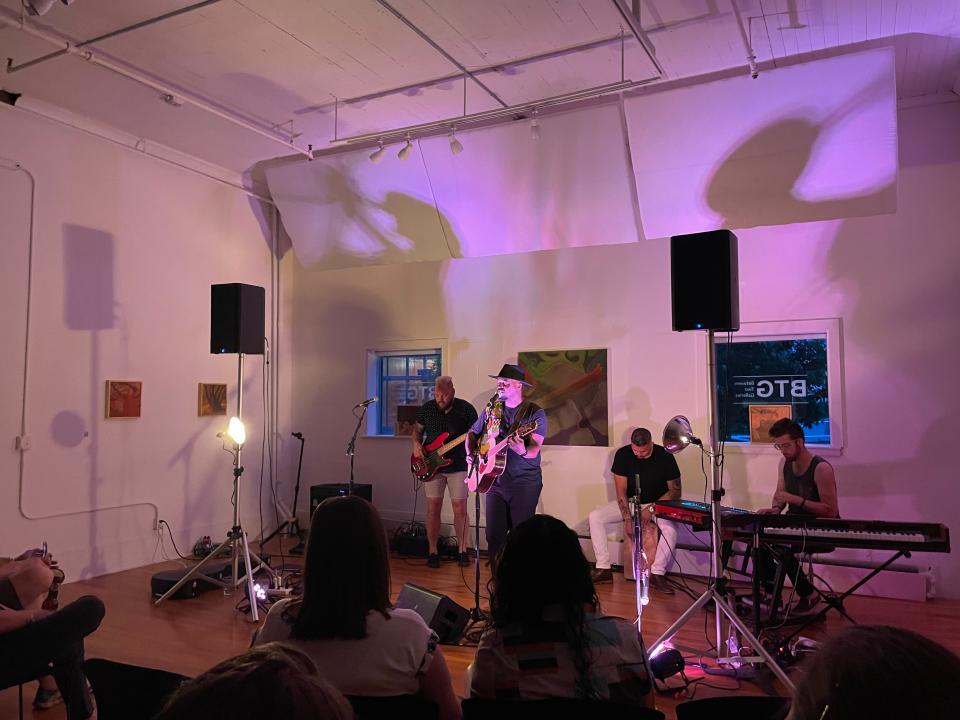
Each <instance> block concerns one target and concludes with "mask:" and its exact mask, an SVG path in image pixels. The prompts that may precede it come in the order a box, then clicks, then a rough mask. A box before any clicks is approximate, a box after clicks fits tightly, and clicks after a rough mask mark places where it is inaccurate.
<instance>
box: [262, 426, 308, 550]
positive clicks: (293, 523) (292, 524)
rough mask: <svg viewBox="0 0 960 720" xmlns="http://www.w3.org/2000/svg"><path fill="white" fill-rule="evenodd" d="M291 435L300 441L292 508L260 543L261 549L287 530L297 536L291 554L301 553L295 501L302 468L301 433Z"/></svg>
mask: <svg viewBox="0 0 960 720" xmlns="http://www.w3.org/2000/svg"><path fill="white" fill-rule="evenodd" d="M290 435H292V436H293V437H295V438H296V439H297V440H299V441H300V460H299V462H297V483H296V485H294V486H293V508H292V509H291V511H290V517H288V518H287V519H286V520H284V521H283V522H282V523H281V524H280V526H279V527H278V528H277V529H276V530H274V531H273V532H272V533H270V534H269V535H267V537H266V538H264V540H263V542H261V543H260V551H261V552H262V551H263V546H264V545H266V544H267V543H268V542H270V541H271V540H273V538H275V537H276V536H277V535H279V534H280V533H282V532H283V531H284V530H285V529H286V530H287V534H288V535H296V536H297V540H298V542H297V544H296V545H294V546H293V549H292V550H290V554H291V555H303V547H304V542H303V534H304V533H303V529H302V528H301V527H300V521H299V520H297V501H298V500H299V499H300V471H301V470H302V469H303V446H304V439H303V433H298V432H295V433H290Z"/></svg>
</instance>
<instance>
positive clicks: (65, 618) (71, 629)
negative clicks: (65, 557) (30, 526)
mask: <svg viewBox="0 0 960 720" xmlns="http://www.w3.org/2000/svg"><path fill="white" fill-rule="evenodd" d="M62 580H63V573H62V572H61V571H60V569H59V568H58V567H57V566H56V563H55V562H54V560H53V557H52V556H50V555H47V554H46V553H45V552H43V551H41V550H28V551H27V552H25V553H23V554H22V555H20V556H19V557H17V558H15V559H13V560H6V561H2V562H0V682H2V683H4V685H3V686H7V685H9V684H12V683H21V682H28V681H30V680H37V679H39V680H40V687H39V688H38V690H37V695H36V697H35V698H34V703H33V705H34V708H35V709H37V710H42V709H46V708H49V707H53V706H54V705H55V704H57V703H60V702H63V703H65V704H66V710H67V718H68V719H69V720H86V719H87V718H92V717H95V711H94V708H93V702H92V698H91V696H90V690H89V688H88V686H87V680H86V677H85V676H84V674H83V638H84V637H86V636H87V635H89V634H90V633H92V632H93V631H94V630H96V629H97V627H99V625H100V621H101V620H102V619H103V615H104V608H103V603H102V602H100V600H99V599H98V598H95V597H92V596H86V597H81V598H79V599H78V600H75V601H74V602H72V603H70V604H69V605H67V606H66V607H64V608H63V609H57V607H58V603H57V595H58V592H59V588H60V581H62Z"/></svg>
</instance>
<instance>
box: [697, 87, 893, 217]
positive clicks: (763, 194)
mask: <svg viewBox="0 0 960 720" xmlns="http://www.w3.org/2000/svg"><path fill="white" fill-rule="evenodd" d="M864 92H865V93H866V92H867V90H865V91H864ZM853 107H854V103H853V101H851V103H849V105H848V107H847V108H845V109H841V110H838V111H837V112H835V113H833V114H832V115H831V116H829V117H828V118H825V119H824V120H823V121H822V122H816V121H814V120H813V119H811V118H808V117H799V116H798V117H787V118H782V119H780V120H778V121H777V122H775V123H773V124H771V125H768V126H767V127H765V128H763V129H762V130H760V131H759V132H757V133H755V134H754V135H752V136H751V137H749V138H747V139H746V140H745V141H744V142H743V143H741V144H740V145H739V146H738V147H737V148H736V149H734V150H733V151H732V152H731V153H730V154H729V155H727V157H726V158H724V160H723V162H722V163H721V165H720V167H719V168H717V170H716V172H714V174H713V175H712V177H711V178H710V181H709V184H708V186H707V191H706V201H707V204H708V205H709V206H710V207H711V208H712V209H713V210H714V211H716V212H717V213H719V214H721V215H722V216H723V222H722V226H723V227H727V228H748V227H757V226H764V225H787V224H791V223H801V222H811V221H815V220H829V219H834V218H845V217H856V216H860V215H875V214H879V213H882V212H890V211H891V210H894V209H895V208H896V182H895V181H894V182H888V183H887V184H885V185H884V186H882V187H880V188H879V189H877V190H874V191H872V192H867V193H863V194H860V195H856V196H850V197H843V198H836V199H828V200H819V201H810V200H805V199H804V198H802V197H800V196H799V194H798V183H799V181H800V180H801V178H802V177H803V175H804V173H805V172H808V170H809V166H810V164H811V161H812V159H813V155H814V152H815V151H816V149H817V147H818V145H819V144H820V143H822V142H825V141H826V140H825V137H824V136H825V134H826V133H827V132H828V131H829V130H830V129H831V124H833V123H838V122H841V121H842V120H843V116H844V114H845V112H850V111H852V109H853ZM785 149H788V150H785Z"/></svg>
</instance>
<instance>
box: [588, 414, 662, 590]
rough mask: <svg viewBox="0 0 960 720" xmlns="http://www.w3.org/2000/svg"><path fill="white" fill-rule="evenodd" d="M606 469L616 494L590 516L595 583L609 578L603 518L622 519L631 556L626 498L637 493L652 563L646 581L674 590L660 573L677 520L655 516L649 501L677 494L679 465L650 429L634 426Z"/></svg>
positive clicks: (608, 520)
mask: <svg viewBox="0 0 960 720" xmlns="http://www.w3.org/2000/svg"><path fill="white" fill-rule="evenodd" d="M610 471H611V472H612V473H613V484H614V488H615V489H616V493H617V499H616V500H613V501H611V502H609V503H607V504H606V505H601V506H600V507H598V508H597V509H596V510H594V511H593V512H591V513H590V518H589V519H590V539H591V541H592V542H593V551H594V555H595V556H596V560H597V569H596V570H594V573H593V581H594V583H602V582H612V581H613V573H612V572H611V571H610V551H609V549H608V547H607V525H608V524H610V523H614V522H619V521H621V520H622V521H623V523H624V528H623V530H624V532H623V536H624V549H625V551H626V553H625V557H626V558H632V557H633V518H632V517H631V515H630V506H629V504H628V502H627V498H630V497H639V501H640V504H641V506H642V510H641V513H640V523H641V524H640V528H641V537H642V539H643V550H644V552H645V553H646V555H647V561H648V562H650V563H651V565H650V587H652V588H653V589H655V590H658V591H660V592H662V593H663V594H665V595H673V592H674V591H673V588H672V587H670V584H669V583H668V582H667V580H666V578H665V577H664V576H665V575H666V572H667V566H668V565H669V564H670V561H671V560H672V559H673V553H674V550H675V549H676V547H677V526H676V525H674V524H673V523H672V522H671V521H669V520H665V519H660V520H657V518H656V516H655V515H654V512H653V508H654V505H653V504H654V503H655V502H656V501H657V500H679V499H680V494H681V487H680V468H679V467H677V461H676V459H675V458H674V457H673V455H671V454H670V453H668V452H667V451H666V450H664V449H663V447H661V446H660V445H656V444H654V443H653V441H652V436H651V434H650V431H649V430H647V429H646V428H637V429H636V430H634V431H633V433H632V434H631V436H630V444H629V445H624V446H623V447H622V448H620V449H619V450H617V453H616V455H614V457H613V467H611V468H610ZM658 529H659V532H658ZM658 534H659V535H662V536H663V542H662V543H659V542H658ZM629 562H632V560H627V559H625V560H624V567H627V563H629Z"/></svg>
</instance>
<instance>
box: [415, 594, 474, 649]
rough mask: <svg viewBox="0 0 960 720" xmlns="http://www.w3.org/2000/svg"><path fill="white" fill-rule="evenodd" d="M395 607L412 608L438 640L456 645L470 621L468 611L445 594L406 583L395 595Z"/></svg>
mask: <svg viewBox="0 0 960 720" xmlns="http://www.w3.org/2000/svg"><path fill="white" fill-rule="evenodd" d="M397 607H398V608H404V609H407V610H413V611H414V612H416V613H417V614H418V615H419V616H420V617H422V618H423V620H424V622H426V623H427V625H429V626H430V629H431V630H433V631H434V632H435V633H436V634H437V637H439V638H440V642H441V643H444V644H447V645H456V644H457V642H459V640H460V638H461V637H462V636H463V631H464V628H466V626H467V623H468V622H469V621H470V611H469V610H467V609H466V608H464V607H463V606H461V605H458V604H457V603H455V602H454V601H453V600H451V599H450V598H449V597H448V596H446V595H441V594H440V593H438V592H434V591H433V590H428V589H427V588H425V587H420V586H419V585H414V584H413V583H407V584H406V585H404V586H403V587H402V588H400V594H399V595H397Z"/></svg>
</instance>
